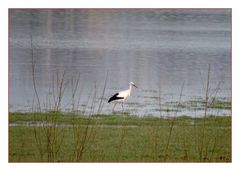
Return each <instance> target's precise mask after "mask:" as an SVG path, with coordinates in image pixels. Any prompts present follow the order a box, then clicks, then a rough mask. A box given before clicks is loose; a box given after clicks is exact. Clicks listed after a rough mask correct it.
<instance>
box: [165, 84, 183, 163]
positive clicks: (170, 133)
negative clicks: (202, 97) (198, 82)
mask: <svg viewBox="0 0 240 171" xmlns="http://www.w3.org/2000/svg"><path fill="white" fill-rule="evenodd" d="M183 88H184V83H183V84H182V87H181V91H180V95H179V100H178V104H177V109H176V112H175V115H174V117H173V118H172V119H171V121H170V129H169V134H168V138H167V144H166V148H165V155H164V162H166V161H167V159H168V156H169V155H168V150H169V144H170V141H171V137H172V131H173V126H174V121H175V117H176V116H177V113H178V110H179V107H180V105H181V98H182V92H183Z"/></svg>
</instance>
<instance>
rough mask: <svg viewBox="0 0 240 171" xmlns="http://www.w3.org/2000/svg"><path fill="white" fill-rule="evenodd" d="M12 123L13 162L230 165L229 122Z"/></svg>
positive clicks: (18, 119) (45, 118)
mask: <svg viewBox="0 0 240 171" xmlns="http://www.w3.org/2000/svg"><path fill="white" fill-rule="evenodd" d="M13 123H15V124H16V123H17V124H16V125H15V126H10V153H9V161H10V162H230V161H231V144H230V138H231V135H230V134H231V128H230V117H216V116H209V117H207V118H205V124H204V118H190V117H177V118H165V119H164V118H162V119H160V118H157V117H150V116H148V117H137V116H128V115H120V114H115V115H104V114H98V115H92V116H81V115H74V114H60V113H45V114H43V113H34V114H23V113H11V114H10V124H13ZM27 123H28V124H29V123H32V125H31V126H29V125H28V126H27ZM36 123H41V125H40V126H39V125H37V124H36ZM172 124H174V126H173V128H172V133H171V136H169V131H170V128H171V125H172ZM203 131H204V134H203ZM202 142H203V145H202Z"/></svg>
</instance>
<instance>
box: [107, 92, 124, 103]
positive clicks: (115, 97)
mask: <svg viewBox="0 0 240 171" xmlns="http://www.w3.org/2000/svg"><path fill="white" fill-rule="evenodd" d="M118 95H119V93H116V94H114V96H112V97H111V98H110V99H109V100H108V103H110V102H111V101H114V100H118V99H124V97H117V96H118Z"/></svg>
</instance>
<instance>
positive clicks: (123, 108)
mask: <svg viewBox="0 0 240 171" xmlns="http://www.w3.org/2000/svg"><path fill="white" fill-rule="evenodd" d="M123 111H124V108H123V102H122V112H123Z"/></svg>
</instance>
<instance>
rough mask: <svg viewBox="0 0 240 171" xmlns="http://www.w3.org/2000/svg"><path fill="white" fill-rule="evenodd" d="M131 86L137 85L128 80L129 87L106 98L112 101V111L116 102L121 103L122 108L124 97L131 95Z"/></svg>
mask: <svg viewBox="0 0 240 171" xmlns="http://www.w3.org/2000/svg"><path fill="white" fill-rule="evenodd" d="M133 86H134V87H136V88H137V86H136V85H135V84H134V83H133V82H130V83H129V88H128V89H127V90H124V91H120V92H118V93H116V94H115V95H114V96H112V97H111V98H110V99H109V100H108V103H110V102H111V101H113V102H114V106H113V111H114V108H115V106H116V104H117V103H121V104H122V110H123V102H124V101H125V100H126V98H127V97H128V96H130V95H131V91H132V87H133Z"/></svg>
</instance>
